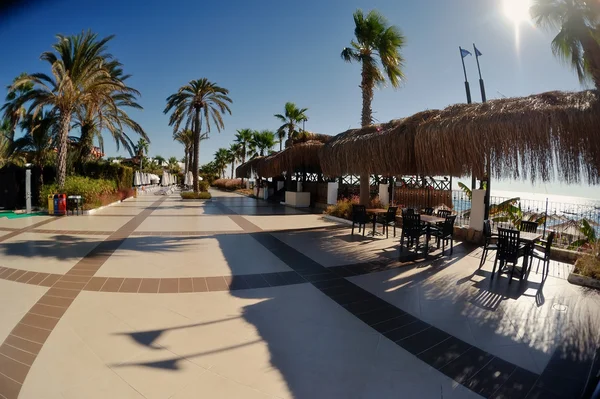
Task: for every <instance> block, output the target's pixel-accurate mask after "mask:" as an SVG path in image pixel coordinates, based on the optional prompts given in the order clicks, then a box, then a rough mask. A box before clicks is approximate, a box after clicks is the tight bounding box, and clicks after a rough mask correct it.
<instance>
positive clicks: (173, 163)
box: [167, 157, 181, 173]
mask: <svg viewBox="0 0 600 399" xmlns="http://www.w3.org/2000/svg"><path fill="white" fill-rule="evenodd" d="M167 168H169V171H170V172H171V173H175V172H176V171H178V170H179V171H180V170H181V169H179V162H178V161H177V157H170V158H169V160H168V161H167Z"/></svg>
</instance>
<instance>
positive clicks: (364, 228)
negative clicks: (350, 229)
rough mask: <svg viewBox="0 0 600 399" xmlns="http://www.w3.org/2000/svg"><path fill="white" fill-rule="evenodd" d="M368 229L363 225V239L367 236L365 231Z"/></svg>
mask: <svg viewBox="0 0 600 399" xmlns="http://www.w3.org/2000/svg"><path fill="white" fill-rule="evenodd" d="M366 229H367V225H366V224H363V237H364V236H365V230H366Z"/></svg>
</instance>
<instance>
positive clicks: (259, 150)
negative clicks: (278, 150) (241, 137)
mask: <svg viewBox="0 0 600 399" xmlns="http://www.w3.org/2000/svg"><path fill="white" fill-rule="evenodd" d="M276 143H277V140H276V139H275V133H273V132H272V131H270V130H263V131H261V132H258V131H257V132H254V134H253V136H252V142H251V147H252V151H253V152H254V153H253V154H252V157H253V158H254V157H257V156H261V157H264V156H265V155H267V154H268V151H270V150H271V149H272V148H273V147H274V146H275V144H276Z"/></svg>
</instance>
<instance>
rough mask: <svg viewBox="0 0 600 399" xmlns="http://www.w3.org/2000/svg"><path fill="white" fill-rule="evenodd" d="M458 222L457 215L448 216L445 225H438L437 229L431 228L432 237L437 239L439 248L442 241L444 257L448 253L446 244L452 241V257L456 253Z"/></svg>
mask: <svg viewBox="0 0 600 399" xmlns="http://www.w3.org/2000/svg"><path fill="white" fill-rule="evenodd" d="M455 221H456V215H452V216H446V220H445V221H444V223H443V224H438V225H437V226H435V227H431V229H430V234H431V236H432V237H435V238H436V239H437V247H438V248H439V247H440V241H441V242H442V255H443V254H444V252H446V242H448V241H450V255H452V253H453V252H454V241H453V239H452V238H453V237H454V222H455Z"/></svg>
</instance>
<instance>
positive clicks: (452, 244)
mask: <svg viewBox="0 0 600 399" xmlns="http://www.w3.org/2000/svg"><path fill="white" fill-rule="evenodd" d="M453 254H454V240H453V239H452V237H450V256H452V255H453Z"/></svg>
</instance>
